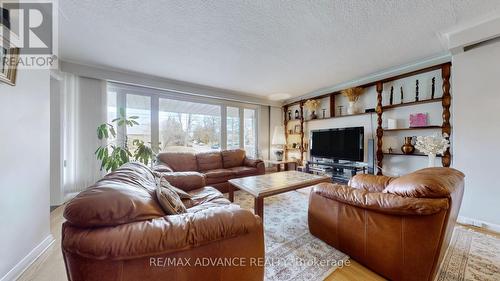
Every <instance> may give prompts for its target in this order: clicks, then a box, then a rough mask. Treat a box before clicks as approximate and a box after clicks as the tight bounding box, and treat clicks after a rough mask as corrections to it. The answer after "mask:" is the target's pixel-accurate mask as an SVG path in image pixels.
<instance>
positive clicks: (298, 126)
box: [293, 125, 301, 134]
mask: <svg viewBox="0 0 500 281" xmlns="http://www.w3.org/2000/svg"><path fill="white" fill-rule="evenodd" d="M293 130H294V133H296V134H300V131H301V130H300V125H295V127H294V128H293Z"/></svg>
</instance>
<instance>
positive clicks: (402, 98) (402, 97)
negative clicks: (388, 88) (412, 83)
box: [400, 87, 404, 104]
mask: <svg viewBox="0 0 500 281" xmlns="http://www.w3.org/2000/svg"><path fill="white" fill-rule="evenodd" d="M400 89H401V104H402V103H403V100H404V96H403V87H401V88H400Z"/></svg>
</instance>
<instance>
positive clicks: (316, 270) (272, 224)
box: [235, 188, 349, 281]
mask: <svg viewBox="0 0 500 281" xmlns="http://www.w3.org/2000/svg"><path fill="white" fill-rule="evenodd" d="M309 192H310V188H306V189H301V190H298V191H290V192H286V193H283V194H279V195H276V196H272V197H268V198H266V199H264V233H265V246H266V266H265V268H266V273H265V280H268V281H271V280H280V281H286V280H311V281H312V280H323V279H324V278H325V277H327V276H328V275H330V274H331V273H332V272H333V271H335V269H337V268H338V267H339V266H342V265H343V264H344V263H345V261H346V260H347V259H349V257H348V256H347V255H346V254H344V253H342V252H340V251H338V250H336V249H335V248H333V247H331V246H329V245H328V244H326V243H324V242H323V241H321V240H319V239H318V238H316V237H314V236H312V235H311V234H310V233H309V229H308V226H307V207H308V198H309ZM235 203H236V204H239V205H240V206H241V207H243V208H246V209H250V210H253V206H254V199H253V197H252V196H251V195H249V194H248V193H246V192H244V191H237V192H235Z"/></svg>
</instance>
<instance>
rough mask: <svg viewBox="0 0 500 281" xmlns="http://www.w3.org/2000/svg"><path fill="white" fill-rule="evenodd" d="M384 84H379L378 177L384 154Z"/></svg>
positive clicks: (380, 173) (380, 172)
mask: <svg viewBox="0 0 500 281" xmlns="http://www.w3.org/2000/svg"><path fill="white" fill-rule="evenodd" d="M382 89H383V84H382V82H377V116H378V119H377V175H380V176H381V175H382V160H383V159H384V153H383V151H382V137H383V136H384V129H382V113H383V111H382Z"/></svg>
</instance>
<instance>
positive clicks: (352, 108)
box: [347, 101, 356, 114]
mask: <svg viewBox="0 0 500 281" xmlns="http://www.w3.org/2000/svg"><path fill="white" fill-rule="evenodd" d="M347 114H356V102H355V101H350V102H349V106H348V107H347Z"/></svg>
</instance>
